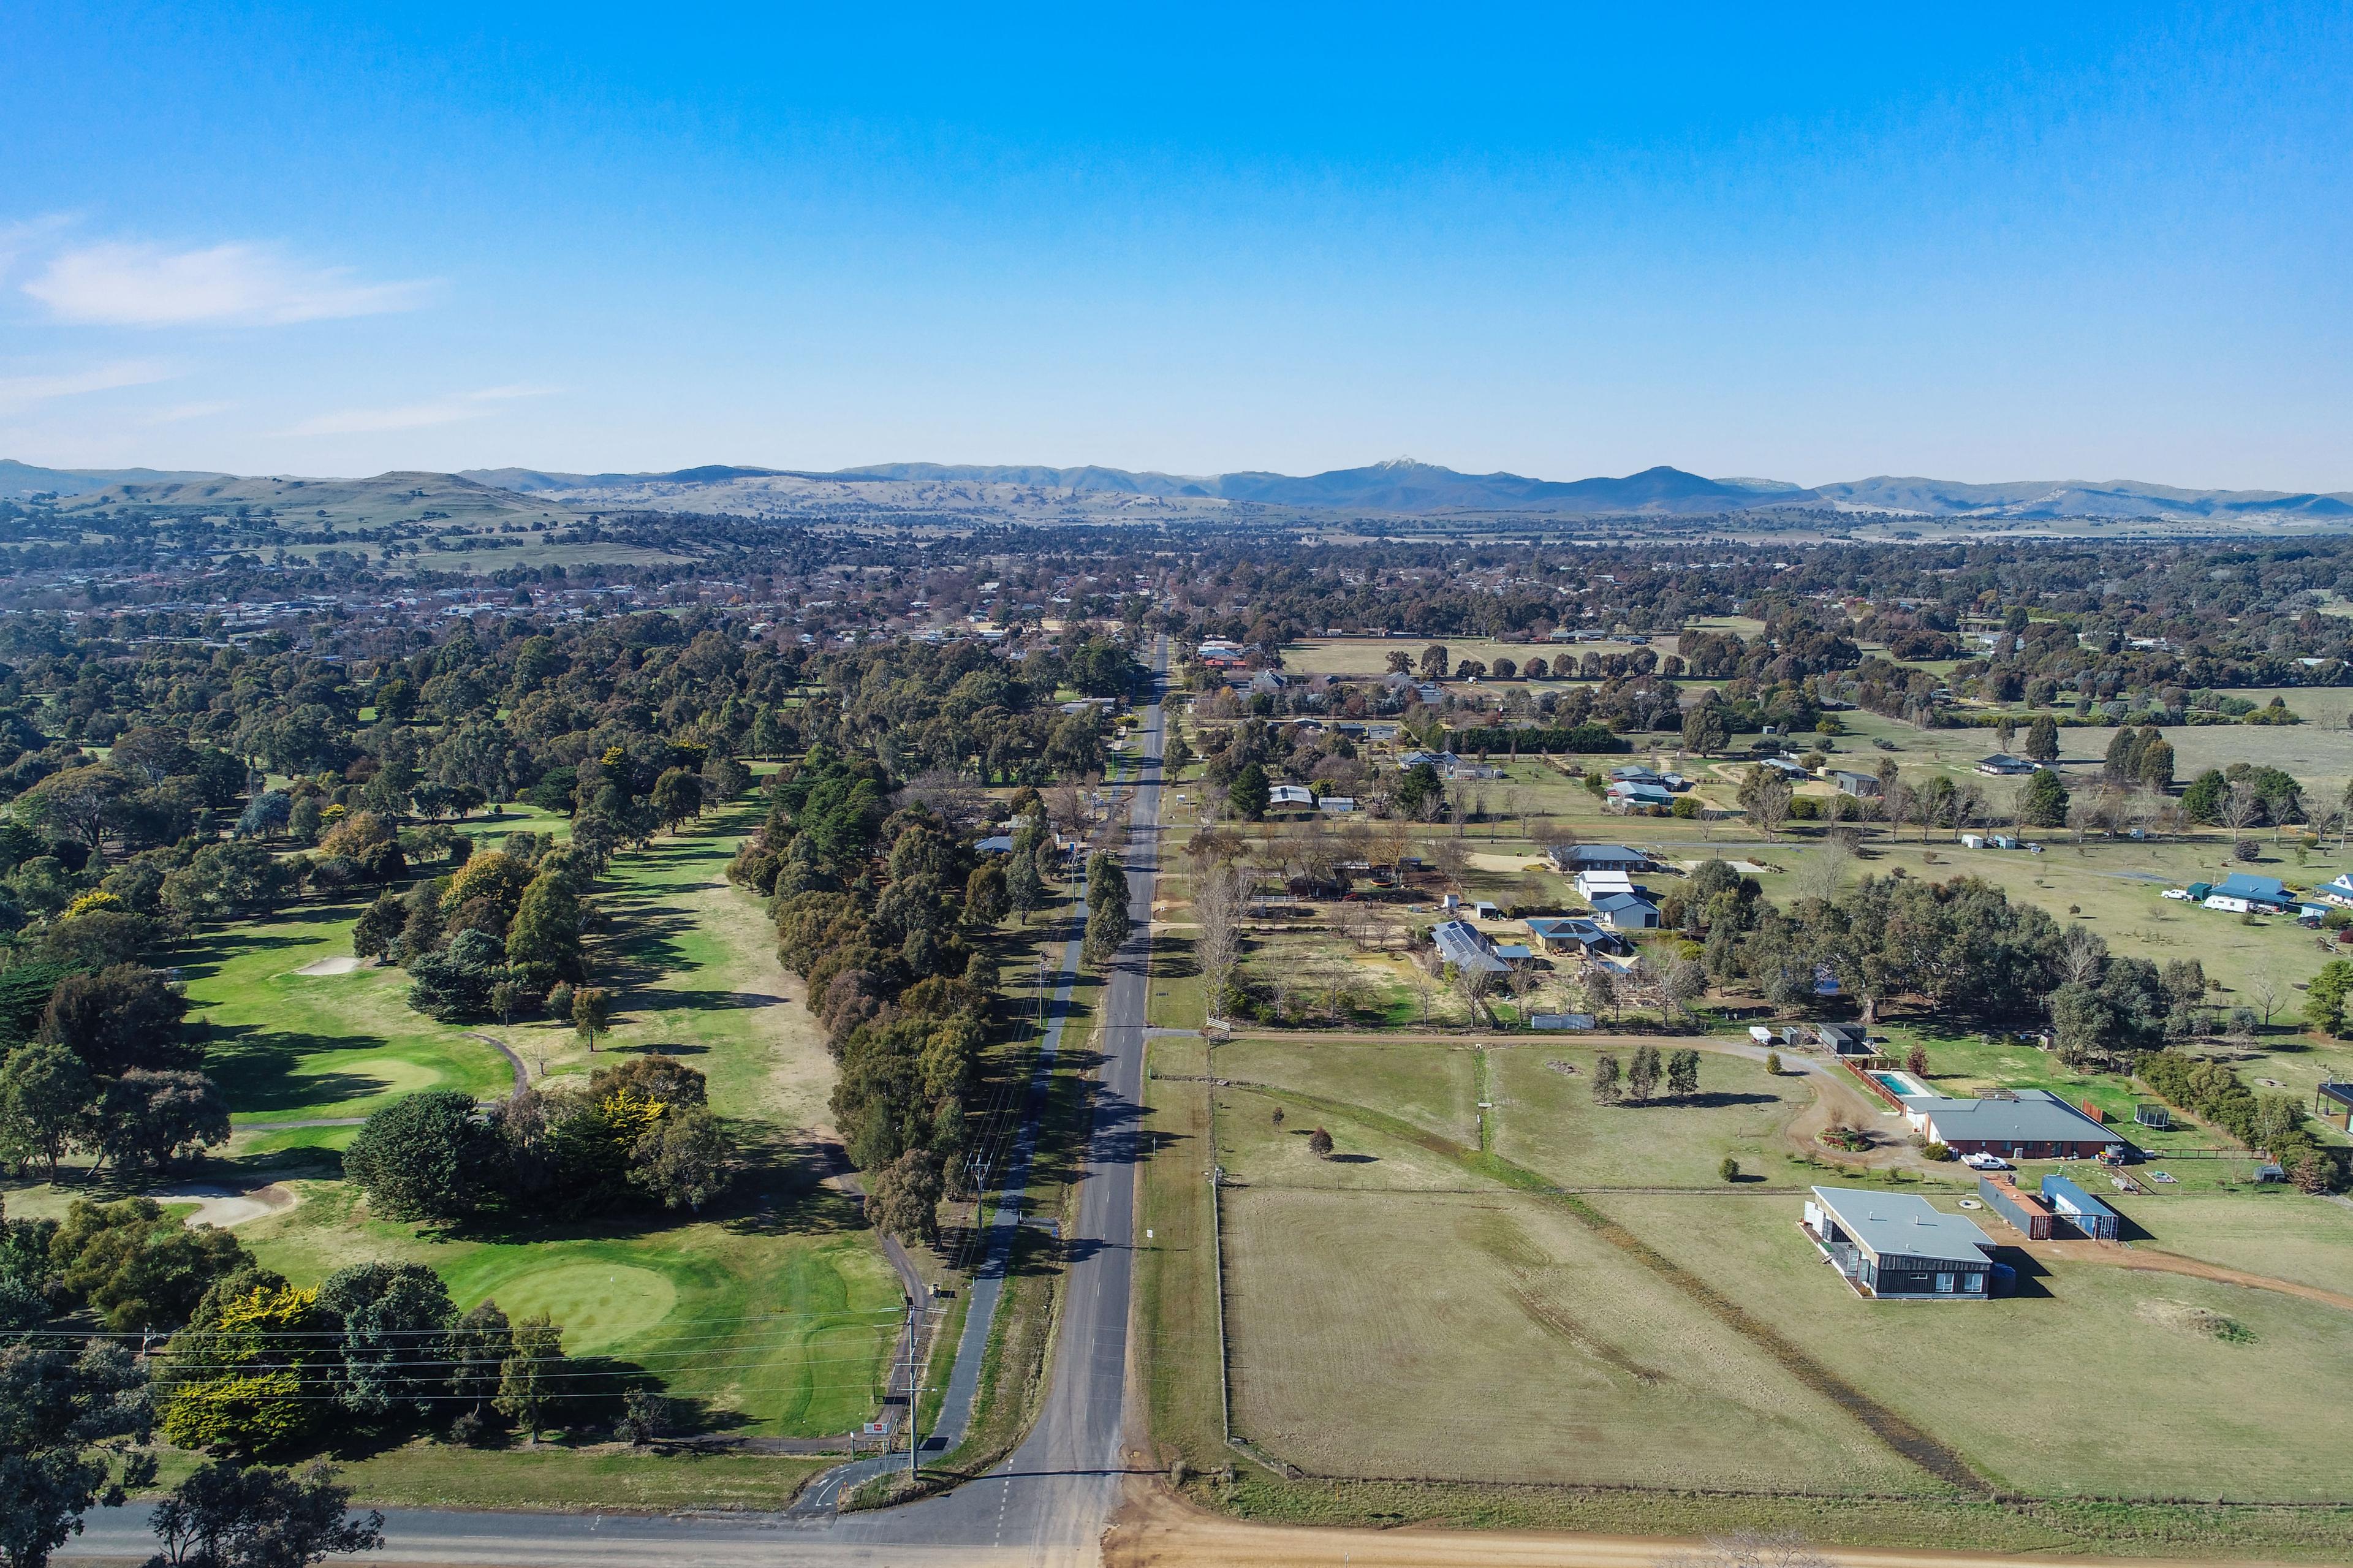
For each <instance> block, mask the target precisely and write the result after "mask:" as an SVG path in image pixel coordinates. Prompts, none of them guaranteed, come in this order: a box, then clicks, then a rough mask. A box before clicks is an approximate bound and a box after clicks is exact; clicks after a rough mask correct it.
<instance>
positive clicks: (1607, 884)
mask: <svg viewBox="0 0 2353 1568" xmlns="http://www.w3.org/2000/svg"><path fill="white" fill-rule="evenodd" d="M1574 880H1575V882H1576V884H1577V897H1578V898H1580V899H1583V900H1585V901H1586V902H1587V903H1588V904H1589V903H1591V902H1593V901H1594V900H1597V899H1600V898H1604V897H1606V896H1608V895H1609V894H1611V893H1630V892H1632V891H1633V890H1634V879H1632V878H1630V877H1629V876H1627V875H1626V873H1625V872H1623V871H1579V872H1578V873H1577V876H1576V877H1575V878H1574Z"/></svg>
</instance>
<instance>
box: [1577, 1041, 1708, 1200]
mask: <svg viewBox="0 0 2353 1568" xmlns="http://www.w3.org/2000/svg"><path fill="white" fill-rule="evenodd" d="M1662 1079H1664V1081H1665V1083H1666V1088H1667V1092H1668V1093H1669V1094H1671V1095H1672V1096H1674V1097H1675V1098H1676V1099H1677V1100H1689V1099H1690V1098H1691V1097H1692V1096H1693V1095H1695V1094H1697V1093H1698V1092H1699V1052H1698V1051H1696V1050H1694V1049H1692V1048H1691V1047H1682V1048H1679V1049H1676V1050H1672V1051H1668V1052H1666V1053H1664V1055H1663V1057H1662V1054H1661V1052H1660V1050H1659V1047H1656V1046H1637V1047H1634V1054H1633V1057H1632V1058H1631V1059H1630V1060H1629V1061H1628V1062H1626V1063H1625V1064H1623V1065H1622V1066H1621V1065H1620V1062H1619V1060H1618V1053H1617V1052H1615V1051H1602V1052H1600V1053H1599V1054H1598V1055H1597V1056H1595V1058H1593V1103H1594V1104H1596V1105H1623V1104H1626V1103H1627V1102H1629V1101H1631V1102H1632V1103H1634V1104H1636V1105H1647V1104H1649V1103H1650V1101H1651V1097H1652V1096H1654V1095H1656V1094H1657V1093H1658V1092H1659V1085H1660V1082H1661V1080H1662ZM1728 1179H1729V1178H1727V1180H1728Z"/></svg>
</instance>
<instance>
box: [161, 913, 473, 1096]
mask: <svg viewBox="0 0 2353 1568" xmlns="http://www.w3.org/2000/svg"><path fill="white" fill-rule="evenodd" d="M362 907H363V906H362V905H361V904H360V903H358V902H350V903H339V904H313V905H305V906H302V907H301V908H299V909H296V910H292V911H290V913H288V914H286V915H285V916H283V917H281V918H280V919H277V920H274V921H259V922H253V923H248V924H244V925H237V926H233V927H230V928H228V929H227V930H226V931H219V932H216V933H207V934H206V935H205V936H203V937H200V938H198V939H197V940H196V941H195V942H192V943H190V944H188V945H187V946H186V947H184V948H183V949H182V950H181V951H180V952H179V953H178V954H176V955H175V956H176V958H177V961H178V964H179V968H180V973H181V974H182V976H183V977H184V979H185V982H186V984H187V992H188V1000H189V1002H190V1004H191V1006H190V1008H189V1015H188V1016H189V1018H190V1020H191V1021H192V1022H194V1023H196V1024H197V1025H198V1026H200V1027H201V1029H202V1030H203V1032H204V1035H205V1037H206V1069H207V1070H208V1071H210V1072H211V1073H212V1075H213V1077H214V1078H215V1079H217V1080H218V1081H219V1083H220V1086H221V1089H222V1090H223V1091H224V1092H225V1093H226V1094H227V1096H228V1101H229V1108H230V1110H231V1112H232V1113H233V1115H234V1116H235V1118H236V1121H237V1125H238V1126H240V1127H248V1126H255V1125H259V1124H265V1123H269V1122H272V1121H297V1120H310V1119H314V1118H321V1117H347V1116H364V1115H366V1114H367V1113H368V1112H369V1111H371V1110H375V1109H377V1108H378V1107H380V1106H383V1105H386V1104H389V1103H390V1102H391V1101H392V1100H396V1099H397V1098H399V1097H400V1096H402V1095H405V1094H413V1093H415V1092H417V1090H418V1089H464V1090H465V1091H467V1092H468V1093H470V1094H475V1095H480V1096H491V1095H499V1094H504V1093H505V1092H506V1091H507V1089H508V1088H509V1087H510V1086H511V1085H512V1083H513V1081H514V1080H513V1075H512V1071H511V1070H510V1068H508V1066H507V1063H506V1062H505V1060H504V1059H503V1058H501V1057H500V1056H499V1054H498V1053H497V1052H496V1051H495V1050H492V1049H491V1047H488V1046H485V1045H482V1044H480V1042H478V1041H475V1040H470V1039H468V1038H466V1037H465V1032H464V1031H462V1030H460V1029H459V1028H457V1027H453V1026H448V1025H444V1024H437V1023H435V1022H434V1021H433V1020H432V1019H430V1018H427V1017H426V1016H423V1015H422V1014H419V1013H416V1012H412V1011H411V1010H410V1009H409V1007H408V1005H407V1002H406V994H407V990H408V977H407V976H406V974H404V973H401V972H400V971H399V970H396V969H358V970H353V971H351V972H350V973H342V974H304V973H301V971H302V970H303V969H305V968H307V967H310V966H311V965H313V964H315V963H319V962H320V961H321V960H333V959H348V958H349V957H350V956H351V952H352V922H353V921H354V920H355V919H357V918H358V915H359V912H360V910H361V908H362Z"/></svg>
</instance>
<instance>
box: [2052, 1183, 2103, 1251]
mask: <svg viewBox="0 0 2353 1568" xmlns="http://www.w3.org/2000/svg"><path fill="white" fill-rule="evenodd" d="M2042 1201H2043V1202H2044V1203H2046V1204H2049V1205H2051V1212H2052V1215H2053V1217H2054V1218H2056V1219H2057V1220H2059V1221H2062V1222H2063V1223H2064V1224H2066V1225H2068V1226H2073V1228H2074V1229H2075V1230H2076V1231H2078V1232H2080V1233H2081V1234H2082V1235H2084V1236H2086V1237H2090V1238H2091V1239H2092V1240H2094V1241H2114V1240H2116V1232H2117V1230H2118V1229H2119V1228H2120V1222H2119V1221H2118V1219H2117V1216H2116V1210H2114V1209H2112V1208H2110V1207H2109V1206H2108V1205H2105V1204H2104V1203H2102V1202H2101V1201H2100V1200H2099V1199H2097V1198H2095V1197H2094V1196H2093V1195H2092V1194H2089V1193H2087V1192H2085V1191H2084V1189H2083V1188H2081V1187H2079V1186H2077V1185H2076V1184H2074V1183H2073V1182H2071V1181H2069V1180H2068V1179H2067V1178H2066V1177H2064V1176H2062V1175H2057V1174H2052V1175H2048V1176H2045V1177H2043V1178H2042Z"/></svg>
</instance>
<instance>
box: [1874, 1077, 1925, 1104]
mask: <svg viewBox="0 0 2353 1568" xmlns="http://www.w3.org/2000/svg"><path fill="white" fill-rule="evenodd" d="M1871 1076H1872V1077H1873V1078H1874V1079H1878V1080H1879V1082H1880V1084H1881V1085H1882V1086H1883V1088H1884V1089H1886V1090H1887V1092H1888V1093H1890V1094H1892V1095H1894V1097H1895V1098H1896V1099H1898V1100H1919V1099H1922V1098H1924V1097H1926V1096H1929V1095H1933V1094H1935V1093H1936V1090H1935V1089H1930V1088H1929V1087H1928V1086H1927V1085H1926V1084H1925V1083H1922V1082H1921V1081H1920V1080H1919V1079H1916V1078H1914V1077H1913V1076H1912V1075H1911V1074H1910V1073H1908V1072H1875V1073H1873V1074H1872V1075H1871Z"/></svg>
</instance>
